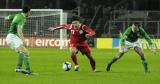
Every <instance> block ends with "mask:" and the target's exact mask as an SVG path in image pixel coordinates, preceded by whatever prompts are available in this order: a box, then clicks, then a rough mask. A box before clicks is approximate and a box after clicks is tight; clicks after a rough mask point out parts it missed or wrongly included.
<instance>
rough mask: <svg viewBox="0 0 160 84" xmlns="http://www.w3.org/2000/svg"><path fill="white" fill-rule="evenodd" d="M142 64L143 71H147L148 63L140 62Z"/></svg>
mask: <svg viewBox="0 0 160 84" xmlns="http://www.w3.org/2000/svg"><path fill="white" fill-rule="evenodd" d="M142 64H143V66H144V69H145V71H148V63H147V61H146V60H145V59H144V60H142Z"/></svg>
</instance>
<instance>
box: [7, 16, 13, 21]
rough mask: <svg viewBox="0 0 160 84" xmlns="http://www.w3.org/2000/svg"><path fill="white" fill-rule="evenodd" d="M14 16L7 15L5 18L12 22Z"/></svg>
mask: <svg viewBox="0 0 160 84" xmlns="http://www.w3.org/2000/svg"><path fill="white" fill-rule="evenodd" d="M14 17H15V15H8V16H7V18H6V19H7V20H9V21H12V20H13V19H14Z"/></svg>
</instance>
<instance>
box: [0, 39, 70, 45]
mask: <svg viewBox="0 0 160 84" xmlns="http://www.w3.org/2000/svg"><path fill="white" fill-rule="evenodd" d="M25 41H26V42H27V46H28V47H31V48H37V47H49V48H59V47H60V45H61V44H62V45H63V46H64V47H68V46H69V42H70V40H69V39H63V40H62V41H60V38H51V37H25ZM0 47H6V42H5V37H0Z"/></svg>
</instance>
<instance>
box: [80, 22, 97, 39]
mask: <svg viewBox="0 0 160 84" xmlns="http://www.w3.org/2000/svg"><path fill="white" fill-rule="evenodd" d="M82 29H83V30H84V31H86V32H87V33H88V36H89V37H90V36H93V35H95V32H94V31H93V30H92V29H91V28H90V27H88V26H86V25H83V26H82Z"/></svg>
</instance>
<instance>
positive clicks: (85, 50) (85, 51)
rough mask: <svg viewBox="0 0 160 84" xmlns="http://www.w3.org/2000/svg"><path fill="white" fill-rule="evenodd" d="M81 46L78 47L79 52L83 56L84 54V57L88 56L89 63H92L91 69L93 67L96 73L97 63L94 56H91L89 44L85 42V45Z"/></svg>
mask: <svg viewBox="0 0 160 84" xmlns="http://www.w3.org/2000/svg"><path fill="white" fill-rule="evenodd" d="M81 45H83V46H79V47H78V50H79V51H80V52H81V53H82V54H84V55H86V56H87V58H88V59H89V61H90V65H91V67H92V70H93V71H95V69H96V62H95V60H94V58H93V56H92V55H91V50H90V48H89V46H88V44H87V43H86V42H84V43H82V44H81Z"/></svg>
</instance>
